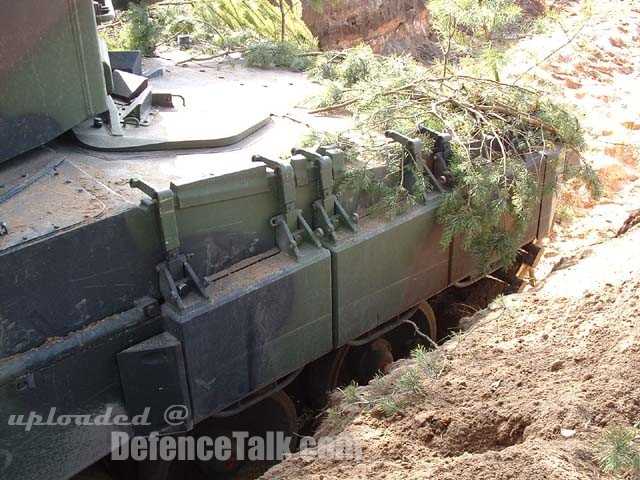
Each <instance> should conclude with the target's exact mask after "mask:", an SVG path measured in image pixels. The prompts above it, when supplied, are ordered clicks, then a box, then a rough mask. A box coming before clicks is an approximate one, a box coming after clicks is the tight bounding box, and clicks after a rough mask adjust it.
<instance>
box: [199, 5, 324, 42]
mask: <svg viewBox="0 0 640 480" xmlns="http://www.w3.org/2000/svg"><path fill="white" fill-rule="evenodd" d="M276 3H278V2H276ZM284 8H285V37H284V41H285V42H288V43H294V44H297V45H300V46H302V47H306V48H313V47H315V44H316V42H315V39H314V38H313V35H312V34H311V32H310V31H309V29H308V28H307V26H306V25H305V23H304V22H303V21H302V6H301V2H300V1H299V0H298V1H293V2H291V4H290V3H289V2H284ZM281 13H282V12H281V11H280V8H279V6H278V5H274V4H273V3H271V2H270V1H269V0H196V2H195V4H194V15H195V18H196V20H197V22H198V24H199V26H200V31H201V34H200V36H201V37H202V39H203V40H204V41H205V42H207V43H216V42H217V41H218V40H219V39H220V38H221V37H222V38H224V37H226V36H227V35H229V34H230V32H238V31H250V32H253V33H254V34H255V35H256V36H257V37H258V38H259V39H262V40H273V41H281V40H282V39H281V33H282V16H281Z"/></svg>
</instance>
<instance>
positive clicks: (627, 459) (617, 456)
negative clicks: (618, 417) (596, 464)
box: [599, 426, 640, 475]
mask: <svg viewBox="0 0 640 480" xmlns="http://www.w3.org/2000/svg"><path fill="white" fill-rule="evenodd" d="M637 435H638V431H637V430H636V428H626V427H620V426H617V427H609V428H607V429H606V430H605V431H604V434H603V439H602V446H601V450H602V454H601V455H600V459H599V460H600V467H601V468H602V470H603V471H604V472H606V473H612V474H635V475H640V447H639V446H638V443H637V442H636V437H637Z"/></svg>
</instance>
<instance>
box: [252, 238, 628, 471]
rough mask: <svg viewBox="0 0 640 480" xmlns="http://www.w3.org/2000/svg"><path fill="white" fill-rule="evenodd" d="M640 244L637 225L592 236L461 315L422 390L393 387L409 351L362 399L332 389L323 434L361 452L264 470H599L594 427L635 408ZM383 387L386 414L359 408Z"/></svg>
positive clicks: (410, 363) (411, 364)
mask: <svg viewBox="0 0 640 480" xmlns="http://www.w3.org/2000/svg"><path fill="white" fill-rule="evenodd" d="M638 241H640V230H638V229H635V230H632V231H631V232H630V233H629V234H628V235H627V236H626V237H622V238H619V239H616V240H613V241H611V242H608V243H606V244H603V245H600V246H598V247H594V248H593V249H592V251H591V253H590V254H589V255H588V258H585V259H583V261H581V262H579V263H576V264H575V265H573V266H570V267H568V268H566V269H562V270H559V271H557V272H555V273H554V274H552V275H551V277H550V278H549V280H548V281H546V282H545V283H544V284H543V285H542V286H540V287H539V288H538V289H537V290H535V291H531V292H529V293H526V294H523V295H517V296H509V297H504V298H503V299H500V300H498V301H496V302H494V303H493V304H492V305H491V307H490V308H489V309H487V310H484V311H481V312H478V313H477V314H476V315H474V316H473V317H470V318H468V319H467V320H466V333H464V334H461V335H457V336H456V338H454V339H452V340H450V341H448V342H447V343H446V344H445V345H444V346H443V347H442V355H443V357H444V358H445V359H446V366H445V368H444V370H443V372H442V374H441V375H440V376H439V377H438V378H432V377H429V376H425V375H421V376H420V382H419V390H418V392H417V393H414V392H408V393H402V389H401V388H400V389H398V387H397V386H398V385H401V383H402V380H401V379H402V378H406V375H407V371H410V370H412V369H413V370H414V371H415V369H416V368H420V362H419V361H417V362H416V361H414V360H405V361H401V362H398V364H397V365H396V367H395V369H394V370H393V371H392V372H391V373H390V374H389V375H388V376H387V377H385V378H384V379H381V380H376V381H374V382H373V383H372V384H370V385H369V386H367V387H360V388H359V389H358V398H359V399H360V401H353V399H352V400H351V401H349V399H348V398H345V395H344V394H342V393H337V394H336V404H335V405H334V407H333V409H332V410H331V414H330V415H329V417H328V418H327V420H325V422H324V424H323V425H322V427H321V429H320V431H319V432H318V435H337V434H347V435H350V436H352V437H354V438H360V439H362V442H363V452H362V459H361V460H360V461H353V462H349V461H323V460H321V459H314V460H309V458H304V457H303V456H294V457H293V458H291V459H290V460H288V461H285V462H283V463H282V464H280V465H277V466H276V467H274V468H273V469H271V470H270V471H269V472H268V473H267V474H266V475H265V476H264V477H263V478H267V479H276V478H277V479H284V478H317V479H320V478H324V479H330V478H344V477H349V478H366V477H368V478H371V477H373V478H387V479H396V478H397V479H400V478H403V479H405V478H438V479H448V478H451V479H454V478H455V479H481V478H487V479H489V478H491V479H495V478H505V479H506V478H528V479H553V478H557V479H561V478H562V479H566V478H594V477H598V476H599V475H600V474H601V472H600V470H599V468H598V464H597V457H598V454H599V453H600V441H601V435H602V431H603V429H604V428H605V427H607V426H611V425H626V426H629V425H632V424H633V423H634V422H637V421H638V419H640V391H639V390H638V389H637V385H638V384H639V383H640V370H639V369H638V368H637V366H638V365H640V341H639V340H640V339H639V336H640V258H638V256H636V255H634V254H633V249H634V248H633V247H634V245H637V243H638ZM620 252H628V253H623V254H622V255H621V254H620ZM562 285H579V286H580V288H578V289H575V288H563V287H562ZM381 383H383V384H384V385H381ZM389 391H394V392H395V393H394V394H393V398H394V400H395V401H396V402H397V404H398V405H399V411H398V413H396V414H395V415H393V416H391V417H386V416H385V415H384V414H382V411H381V409H380V408H378V407H373V408H367V407H366V406H363V402H366V401H369V402H370V401H372V400H375V399H376V398H380V397H381V396H383V395H385V394H386V392H389Z"/></svg>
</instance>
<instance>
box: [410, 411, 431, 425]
mask: <svg viewBox="0 0 640 480" xmlns="http://www.w3.org/2000/svg"><path fill="white" fill-rule="evenodd" d="M432 416H433V415H432V414H430V413H429V412H421V413H418V414H417V415H416V416H415V417H413V419H414V420H415V422H416V424H417V425H418V426H419V427H421V426H423V425H424V424H425V423H427V421H428V420H429V419H430V418H432Z"/></svg>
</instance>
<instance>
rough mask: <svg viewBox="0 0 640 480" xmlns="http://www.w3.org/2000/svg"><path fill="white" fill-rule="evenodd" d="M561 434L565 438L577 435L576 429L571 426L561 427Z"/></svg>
mask: <svg viewBox="0 0 640 480" xmlns="http://www.w3.org/2000/svg"><path fill="white" fill-rule="evenodd" d="M560 435H562V436H563V437H564V438H571V437H575V435H576V431H575V430H571V429H569V428H561V429H560Z"/></svg>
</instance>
